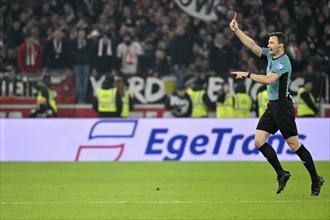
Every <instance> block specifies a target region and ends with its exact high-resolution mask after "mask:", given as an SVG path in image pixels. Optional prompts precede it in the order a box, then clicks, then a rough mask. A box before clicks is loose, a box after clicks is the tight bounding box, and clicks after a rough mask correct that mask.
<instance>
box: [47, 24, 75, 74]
mask: <svg viewBox="0 0 330 220" xmlns="http://www.w3.org/2000/svg"><path fill="white" fill-rule="evenodd" d="M42 57H43V66H44V71H45V72H47V71H48V72H49V73H65V72H71V67H72V66H71V65H72V47H71V44H70V42H69V41H68V40H66V39H64V33H63V32H62V30H60V29H57V30H55V31H54V33H53V37H52V38H51V39H50V40H48V41H47V42H46V45H45V47H44V49H43V56H42Z"/></svg>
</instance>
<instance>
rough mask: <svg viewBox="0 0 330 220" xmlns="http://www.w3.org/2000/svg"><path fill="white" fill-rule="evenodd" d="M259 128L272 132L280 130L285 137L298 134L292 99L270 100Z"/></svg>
mask: <svg viewBox="0 0 330 220" xmlns="http://www.w3.org/2000/svg"><path fill="white" fill-rule="evenodd" d="M257 129H258V130H263V131H267V132H268V133H271V134H275V133H276V132H277V131H278V130H280V132H281V134H282V135H283V137H284V139H287V138H289V137H292V136H296V135H298V131H297V126H296V121H295V115H294V106H293V103H292V101H291V100H289V99H283V100H276V101H270V102H269V103H268V105H267V109H266V111H265V113H264V114H263V115H262V116H261V118H260V120H259V123H258V125H257Z"/></svg>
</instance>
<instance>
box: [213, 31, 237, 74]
mask: <svg viewBox="0 0 330 220" xmlns="http://www.w3.org/2000/svg"><path fill="white" fill-rule="evenodd" d="M231 60H232V52H231V48H230V47H229V46H228V44H227V40H226V38H225V37H224V35H223V34H222V33H218V34H217V35H216V36H215V38H214V42H213V45H212V47H211V51H210V53H209V61H210V67H211V70H212V71H214V73H215V75H217V76H220V77H221V78H223V79H224V80H227V79H228V76H229V69H230V68H231V66H232V62H231Z"/></svg>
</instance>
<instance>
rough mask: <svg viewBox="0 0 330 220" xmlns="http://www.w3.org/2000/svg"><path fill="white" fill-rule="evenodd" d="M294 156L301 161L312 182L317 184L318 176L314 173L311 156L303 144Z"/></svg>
mask: <svg viewBox="0 0 330 220" xmlns="http://www.w3.org/2000/svg"><path fill="white" fill-rule="evenodd" d="M296 154H297V155H298V156H299V157H300V159H301V161H302V162H303V163H304V165H305V167H306V169H307V170H308V172H309V175H311V179H312V182H317V181H318V178H319V176H318V174H317V172H316V169H315V165H314V161H313V158H312V155H311V154H310V153H309V151H308V150H307V149H306V148H305V146H304V145H303V144H302V145H301V146H300V148H299V149H298V150H297V151H296Z"/></svg>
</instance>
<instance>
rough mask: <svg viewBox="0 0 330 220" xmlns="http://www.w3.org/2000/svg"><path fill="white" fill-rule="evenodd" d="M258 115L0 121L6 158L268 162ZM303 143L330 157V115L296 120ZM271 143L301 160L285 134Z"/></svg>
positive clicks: (319, 156)
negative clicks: (260, 146)
mask: <svg viewBox="0 0 330 220" xmlns="http://www.w3.org/2000/svg"><path fill="white" fill-rule="evenodd" d="M257 120H258V119H207V118H205V119H176V118H173V119H138V120H120V119H118V120H102V119H0V123H1V124H0V132H1V133H0V134H1V141H0V145H1V148H0V153H1V154H0V160H1V161H115V160H119V161H163V160H181V161H259V160H260V161H264V160H265V159H264V157H263V156H262V155H261V154H260V153H259V152H258V150H257V149H256V148H255V147H254V143H253V142H254V132H255V127H256V124H257ZM296 121H297V126H298V129H299V139H300V141H301V142H302V143H303V144H304V145H305V146H306V147H307V148H308V149H309V150H310V152H311V153H312V155H313V158H314V160H316V161H320V160H323V161H329V160H330V156H329V155H330V152H329V140H330V139H329V133H330V129H329V126H330V119H329V118H322V119H321V118H317V119H315V118H313V119H308V118H307V119H301V118H298V119H296ZM268 143H270V144H271V145H272V146H273V147H274V149H275V150H276V151H277V153H278V155H279V158H280V159H281V160H287V161H297V160H299V157H298V156H297V155H295V154H294V153H293V152H292V151H291V150H290V148H289V147H288V145H287V144H286V143H285V141H284V139H283V138H282V136H281V135H280V134H279V133H277V134H275V135H272V136H271V137H270V138H269V140H268Z"/></svg>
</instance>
